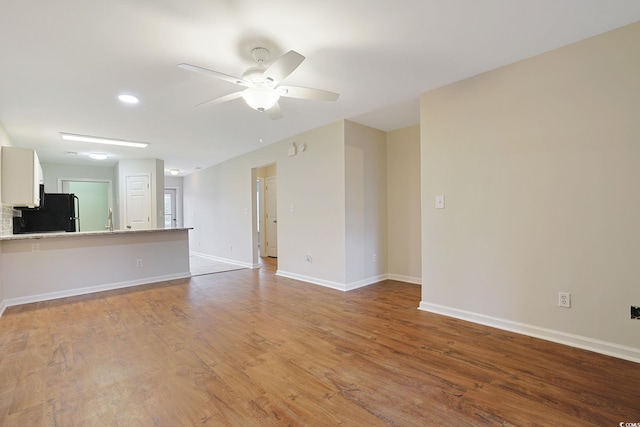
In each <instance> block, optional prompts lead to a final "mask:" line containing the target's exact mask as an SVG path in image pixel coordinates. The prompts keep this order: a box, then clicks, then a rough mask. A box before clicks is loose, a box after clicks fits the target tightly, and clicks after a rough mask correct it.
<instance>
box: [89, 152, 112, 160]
mask: <svg viewBox="0 0 640 427" xmlns="http://www.w3.org/2000/svg"><path fill="white" fill-rule="evenodd" d="M89 157H91V158H92V159H93V160H106V159H107V157H109V156H108V155H106V154H104V153H90V154H89Z"/></svg>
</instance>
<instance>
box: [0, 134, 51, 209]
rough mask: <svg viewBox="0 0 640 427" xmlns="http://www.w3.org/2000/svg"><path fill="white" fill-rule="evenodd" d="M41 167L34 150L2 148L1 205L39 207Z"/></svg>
mask: <svg viewBox="0 0 640 427" xmlns="http://www.w3.org/2000/svg"><path fill="white" fill-rule="evenodd" d="M41 182H42V167H41V166H40V160H38V155H37V154H36V152H35V150H32V149H30V148H18V147H2V203H3V204H5V205H9V206H19V207H23V206H27V207H38V206H40V183H41Z"/></svg>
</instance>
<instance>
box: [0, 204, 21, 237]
mask: <svg viewBox="0 0 640 427" xmlns="http://www.w3.org/2000/svg"><path fill="white" fill-rule="evenodd" d="M14 216H20V211H17V210H15V209H13V206H8V205H2V210H1V211H0V219H1V223H0V225H1V228H0V236H11V235H12V234H13V217H14Z"/></svg>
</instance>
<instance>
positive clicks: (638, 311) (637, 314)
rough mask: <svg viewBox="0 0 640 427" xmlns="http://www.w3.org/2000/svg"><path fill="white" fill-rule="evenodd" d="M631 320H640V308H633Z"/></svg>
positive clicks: (633, 306)
mask: <svg viewBox="0 0 640 427" xmlns="http://www.w3.org/2000/svg"><path fill="white" fill-rule="evenodd" d="M631 318H632V319H638V320H640V307H638V306H635V305H632V306H631Z"/></svg>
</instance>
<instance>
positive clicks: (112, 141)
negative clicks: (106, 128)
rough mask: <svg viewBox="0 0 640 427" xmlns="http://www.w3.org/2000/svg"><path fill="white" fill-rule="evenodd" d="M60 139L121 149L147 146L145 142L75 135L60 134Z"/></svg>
mask: <svg viewBox="0 0 640 427" xmlns="http://www.w3.org/2000/svg"><path fill="white" fill-rule="evenodd" d="M60 136H61V137H62V139H64V140H66V141H79V142H92V143H95V144H109V145H119V146H121V147H134V148H145V147H147V146H148V145H149V144H147V143H146V142H135V141H125V140H123V139H111V138H101V137H99V136H89V135H76V134H73V133H65V132H60Z"/></svg>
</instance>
